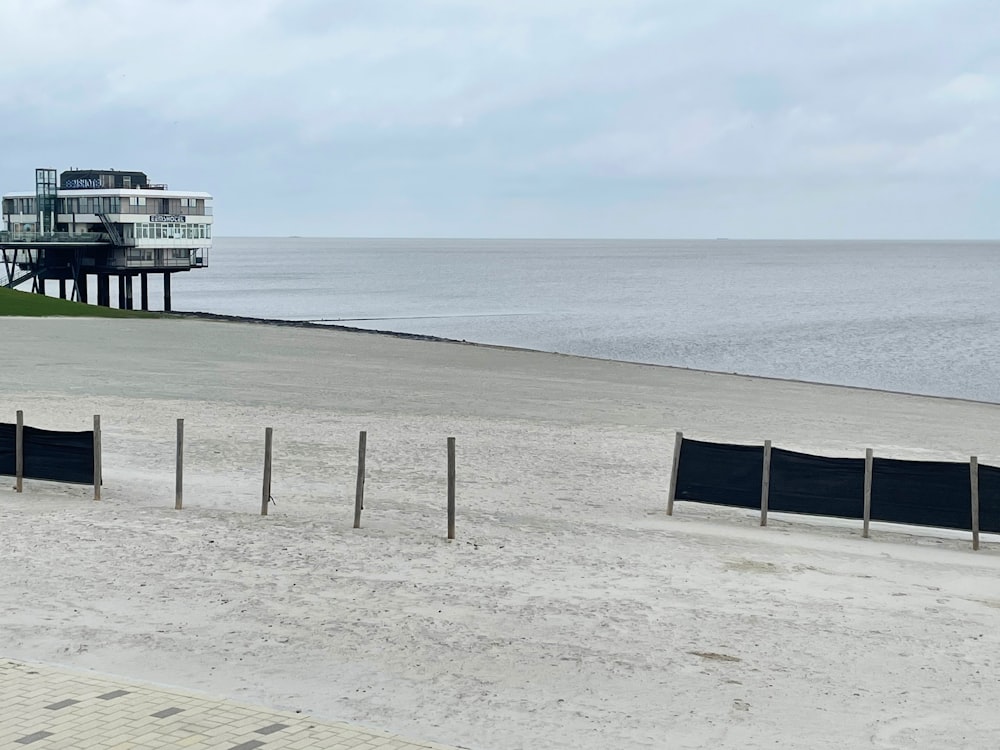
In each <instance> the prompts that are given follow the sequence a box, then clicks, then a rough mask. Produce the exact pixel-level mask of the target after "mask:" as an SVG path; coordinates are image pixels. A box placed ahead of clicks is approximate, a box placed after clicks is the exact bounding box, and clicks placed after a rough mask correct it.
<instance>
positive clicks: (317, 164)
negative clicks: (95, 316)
mask: <svg viewBox="0 0 1000 750" xmlns="http://www.w3.org/2000/svg"><path fill="white" fill-rule="evenodd" d="M0 34H2V38H3V40H4V41H3V45H2V47H0V59H2V63H3V64H2V71H3V87H2V90H0V102H2V103H0V115H2V116H0V136H2V143H3V147H2V159H0V192H6V191H12V190H30V189H32V188H33V180H34V172H33V170H34V169H35V167H40V166H49V167H56V168H58V169H60V170H61V169H67V168H70V167H79V168H107V167H114V168H118V169H137V170H141V171H145V172H147V173H148V174H149V175H150V177H151V178H152V179H153V180H154V181H157V182H166V183H168V184H169V185H170V187H171V188H174V189H191V190H207V191H209V192H211V193H212V194H213V195H214V196H215V207H216V208H215V212H216V222H217V230H216V233H217V234H220V235H221V234H225V235H235V234H242V235H324V236H465V237H473V236H507V237H518V236H520V237H543V236H544V237H876V238H881V237H898V238H925V237H926V238H995V237H997V236H998V234H1000V5H998V2H997V0H351V2H341V1H340V0H158V1H157V2H146V1H144V0H2V2H0Z"/></svg>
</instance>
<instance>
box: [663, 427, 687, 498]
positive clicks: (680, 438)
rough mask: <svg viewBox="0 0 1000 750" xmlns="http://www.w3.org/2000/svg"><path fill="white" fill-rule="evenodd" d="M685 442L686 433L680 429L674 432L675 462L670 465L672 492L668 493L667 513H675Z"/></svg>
mask: <svg viewBox="0 0 1000 750" xmlns="http://www.w3.org/2000/svg"><path fill="white" fill-rule="evenodd" d="M683 442H684V433H683V432H680V431H678V432H677V433H675V434H674V462H673V464H672V465H671V467H670V493H669V494H668V495H667V515H668V516H672V515H673V514H674V498H675V496H676V495H677V470H678V469H679V468H680V465H681V443H683Z"/></svg>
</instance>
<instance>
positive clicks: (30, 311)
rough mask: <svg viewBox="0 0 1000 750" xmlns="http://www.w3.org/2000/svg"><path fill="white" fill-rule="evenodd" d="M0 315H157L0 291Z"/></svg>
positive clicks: (145, 316)
mask: <svg viewBox="0 0 1000 750" xmlns="http://www.w3.org/2000/svg"><path fill="white" fill-rule="evenodd" d="M0 315H25V316H31V317H46V316H56V315H63V316H73V317H77V318H81V317H85V318H155V317H159V313H150V312H142V311H139V310H116V309H114V308H109V307H98V306H97V305H85V304H83V303H82V302H70V301H69V300H65V299H55V298H53V297H45V296H43V295H41V294H31V293H30V292H18V291H16V290H14V289H0Z"/></svg>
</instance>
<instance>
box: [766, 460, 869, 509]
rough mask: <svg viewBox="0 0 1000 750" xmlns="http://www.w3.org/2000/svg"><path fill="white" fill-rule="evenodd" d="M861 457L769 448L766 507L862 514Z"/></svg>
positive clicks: (863, 480) (863, 466) (862, 479)
mask: <svg viewBox="0 0 1000 750" xmlns="http://www.w3.org/2000/svg"><path fill="white" fill-rule="evenodd" d="M864 494H865V460H864V459H863V458H826V457H824V456H812V455H809V454H808V453H795V452H794V451H786V450H782V449H781V448H772V449H771V482H770V487H769V489H768V500H767V507H768V509H769V510H774V511H785V512H786V513H808V514H810V515H815V516H837V517H839V518H862V517H864V510H865V508H864V505H865V504H864Z"/></svg>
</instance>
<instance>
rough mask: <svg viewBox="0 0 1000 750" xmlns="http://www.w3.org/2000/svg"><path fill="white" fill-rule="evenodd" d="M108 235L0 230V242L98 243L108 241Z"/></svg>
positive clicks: (98, 233)
mask: <svg viewBox="0 0 1000 750" xmlns="http://www.w3.org/2000/svg"><path fill="white" fill-rule="evenodd" d="M108 241H109V240H108V235H106V234H104V233H103V232H8V231H6V230H3V231H0V242H23V243H25V244H28V243H32V242H36V243H39V244H45V245H47V244H49V243H52V242H68V243H75V244H81V243H97V242H108Z"/></svg>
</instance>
